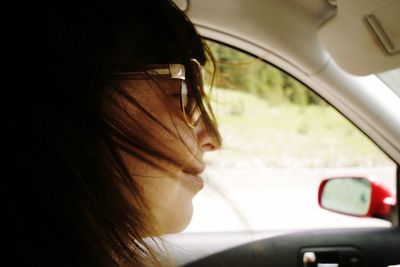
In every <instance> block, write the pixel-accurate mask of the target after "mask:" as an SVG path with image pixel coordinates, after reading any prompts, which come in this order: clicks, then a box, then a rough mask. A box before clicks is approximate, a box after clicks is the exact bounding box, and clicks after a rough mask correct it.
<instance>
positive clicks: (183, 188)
mask: <svg viewBox="0 0 400 267" xmlns="http://www.w3.org/2000/svg"><path fill="white" fill-rule="evenodd" d="M123 86H124V87H125V88H126V89H128V92H129V93H130V95H131V96H132V97H133V98H134V99H135V100H136V101H137V102H138V104H139V105H140V106H141V107H143V108H144V109H145V110H146V111H147V112H148V113H149V114H151V116H153V117H154V118H155V119H156V120H157V122H156V121H154V120H153V119H151V117H150V116H148V115H146V114H145V113H144V112H143V111H142V110H140V109H139V108H137V107H135V106H134V105H133V104H132V103H130V102H129V101H127V100H125V99H120V101H121V104H122V106H123V107H124V108H125V110H126V111H127V113H128V114H129V117H131V118H134V119H135V123H136V124H137V125H139V126H140V127H141V128H140V127H136V128H135V131H136V133H137V136H138V138H139V139H141V140H140V141H141V142H143V144H145V145H146V147H148V148H150V149H151V150H154V151H157V153H161V154H162V155H165V156H166V157H167V158H168V159H169V160H168V159H163V158H162V157H156V156H149V155H148V154H146V155H145V157H146V158H148V159H149V160H151V161H153V162H154V161H155V163H156V165H157V166H154V165H152V164H150V163H148V162H146V161H144V160H143V159H142V158H141V157H134V156H132V155H128V154H127V153H124V152H122V155H123V158H124V160H125V162H126V164H127V166H128V168H129V171H130V173H131V174H132V176H133V177H134V179H135V180H136V181H137V183H138V184H139V185H140V186H141V187H142V189H143V192H144V197H145V199H146V200H147V203H148V204H149V206H150V208H151V212H152V215H153V216H154V217H155V219H156V225H155V227H156V229H157V233H158V234H166V233H174V232H179V231H182V230H183V229H184V228H185V227H186V226H187V225H188V224H189V222H190V220H191V218H192V213H193V206H192V199H193V197H194V196H195V195H196V194H197V193H198V192H199V191H200V190H201V189H202V188H203V186H204V183H203V181H202V179H201V178H200V177H199V176H198V175H199V174H200V173H201V172H203V171H204V168H205V166H204V162H203V154H204V152H206V151H209V150H214V149H216V148H217V144H216V141H215V140H214V139H213V137H212V136H211V135H210V134H208V132H207V131H206V128H205V126H204V124H203V122H202V121H201V120H200V123H199V124H198V125H197V126H195V127H194V128H190V127H189V126H188V125H187V124H186V122H185V120H184V117H183V113H182V111H181V108H180V94H179V93H180V81H179V80H163V81H158V82H157V84H156V82H154V81H151V80H150V81H149V80H135V81H125V82H124V83H123ZM160 88H162V91H161V89H160ZM127 123H130V122H129V120H127Z"/></svg>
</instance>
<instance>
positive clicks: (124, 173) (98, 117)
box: [13, 0, 220, 267]
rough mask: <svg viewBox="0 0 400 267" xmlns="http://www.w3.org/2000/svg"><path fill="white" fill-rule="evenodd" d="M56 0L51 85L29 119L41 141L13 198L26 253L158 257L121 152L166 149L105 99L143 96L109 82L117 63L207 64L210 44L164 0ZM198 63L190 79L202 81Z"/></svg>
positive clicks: (49, 260)
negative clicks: (152, 143)
mask: <svg viewBox="0 0 400 267" xmlns="http://www.w3.org/2000/svg"><path fill="white" fill-rule="evenodd" d="M52 5H53V6H51V7H50V8H49V9H48V11H47V12H48V14H47V18H48V22H47V23H48V38H49V39H48V43H47V46H46V47H48V50H47V52H48V62H49V64H48V66H47V70H46V76H45V77H43V79H46V81H47V83H46V84H48V85H49V86H48V87H47V88H44V89H43V90H39V91H38V95H37V102H36V109H35V110H34V111H33V114H32V120H31V121H30V123H28V126H27V127H31V130H32V139H33V140H35V141H34V143H33V144H32V148H33V153H32V154H31V155H28V157H29V156H30V157H31V159H30V160H31V161H32V163H33V164H32V167H33V168H32V171H33V173H32V175H31V176H25V177H23V178H22V179H24V180H23V183H22V185H23V186H22V188H20V191H19V193H20V195H19V197H18V198H19V199H18V201H15V202H14V203H13V205H14V206H13V216H14V217H13V218H14V219H15V225H16V227H17V232H18V236H19V237H20V240H21V244H23V248H20V249H19V250H20V251H24V255H23V256H22V255H21V257H24V259H26V260H27V261H28V262H29V263H30V264H29V265H32V264H33V265H34V266H96V267H101V266H143V265H145V264H148V263H152V264H157V258H156V256H155V254H154V253H153V252H152V250H151V249H150V248H149V247H148V245H147V244H146V243H145V242H144V241H143V238H144V237H146V236H149V235H151V234H152V233H154V229H152V226H151V222H152V218H151V215H150V214H149V212H148V207H147V204H146V202H145V201H144V198H143V196H142V193H141V191H140V188H139V187H138V186H137V184H136V183H135V181H134V179H132V177H131V175H130V174H129V171H128V170H127V167H126V166H125V164H124V162H123V160H122V158H121V155H120V153H119V151H120V150H123V151H125V152H128V153H131V154H132V155H134V156H137V157H145V156H143V155H146V154H151V155H157V156H160V157H164V156H165V155H163V154H162V153H159V152H157V151H153V150H152V149H150V148H148V147H147V146H146V144H144V143H142V142H141V140H140V136H137V135H136V136H133V135H132V134H131V132H130V130H129V129H127V127H126V125H124V124H123V122H122V121H121V120H118V118H117V117H115V116H113V113H112V112H110V110H109V109H105V108H104V102H105V99H106V100H107V101H108V102H109V103H112V98H110V97H111V96H112V95H113V94H115V93H117V94H119V95H121V96H122V97H124V98H126V99H128V100H129V101H131V102H133V104H135V105H137V103H135V100H134V99H131V98H129V96H127V94H126V92H125V91H124V90H123V89H121V88H120V87H118V86H117V85H115V84H114V83H112V79H111V76H112V74H113V72H114V71H115V68H117V66H118V67H119V66H122V65H123V66H129V67H130V68H132V69H136V70H137V69H141V68H143V67H144V66H146V65H149V64H165V63H181V64H184V65H185V66H189V65H190V64H189V61H190V58H196V59H197V60H198V61H199V62H200V63H201V64H204V63H205V61H206V59H207V58H206V55H207V51H208V50H207V48H206V46H205V44H204V43H203V41H202V39H201V38H200V36H199V35H198V34H197V33H196V31H195V29H194V27H193V25H192V24H191V23H190V21H189V20H188V19H187V17H186V16H185V15H184V13H183V12H181V11H180V10H179V9H178V8H177V7H176V6H175V5H174V4H172V3H171V2H170V1H167V0H137V1H94V3H93V5H92V6H90V7H85V6H79V5H74V4H73V3H72V2H69V1H66V2H65V3H52ZM54 5H56V6H54ZM192 71H193V70H190V69H188V73H187V78H188V83H195V81H194V80H193V79H194V78H193V77H195V75H194V73H191V72H192ZM161 89H162V88H161ZM200 97H201V96H199V95H198V99H197V101H198V103H199V105H202V106H201V108H202V111H203V116H202V118H203V120H204V122H205V125H206V126H207V128H208V130H209V131H210V132H211V133H212V134H213V135H214V137H215V138H216V139H217V140H218V142H220V137H219V134H218V131H217V130H216V128H215V122H214V117H213V114H212V111H211V110H210V108H209V107H208V105H209V104H208V102H207V100H204V99H200ZM107 101H106V102H107ZM113 107H114V108H118V105H114V106H113ZM122 111H123V110H122ZM143 115H144V116H149V115H150V114H146V112H145V111H144V112H143ZM132 119H133V121H134V118H132ZM155 122H156V121H155ZM139 126H140V125H139ZM138 151H139V152H138ZM36 177H37V178H36ZM127 194H128V195H129V197H127Z"/></svg>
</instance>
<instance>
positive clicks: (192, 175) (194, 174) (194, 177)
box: [182, 163, 205, 189]
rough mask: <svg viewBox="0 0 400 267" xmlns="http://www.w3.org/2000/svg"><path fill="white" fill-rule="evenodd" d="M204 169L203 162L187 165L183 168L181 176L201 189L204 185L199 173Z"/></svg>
mask: <svg viewBox="0 0 400 267" xmlns="http://www.w3.org/2000/svg"><path fill="white" fill-rule="evenodd" d="M204 169H205V164H204V163H201V164H197V165H192V166H187V167H185V168H184V169H183V173H182V177H183V178H184V179H185V180H186V181H188V182H190V183H192V184H194V185H196V186H198V187H199V189H202V188H203V187H204V181H203V179H202V178H201V177H200V176H199V174H200V173H202V172H203V171H204Z"/></svg>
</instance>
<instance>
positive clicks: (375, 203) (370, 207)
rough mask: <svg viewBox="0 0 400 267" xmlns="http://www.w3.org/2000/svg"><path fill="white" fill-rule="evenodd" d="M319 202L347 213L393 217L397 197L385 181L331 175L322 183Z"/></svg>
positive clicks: (328, 207) (327, 208)
mask: <svg viewBox="0 0 400 267" xmlns="http://www.w3.org/2000/svg"><path fill="white" fill-rule="evenodd" d="M318 203H319V206H320V207H321V208H323V209H326V210H329V211H333V212H337V213H341V214H345V215H350V216H356V217H375V218H383V219H390V218H391V217H392V215H393V212H394V210H395V209H394V207H395V206H396V198H395V196H394V195H393V194H392V193H391V192H390V190H389V189H388V188H387V187H385V186H384V185H383V184H381V183H379V182H377V181H374V180H371V179H368V178H367V177H329V178H326V179H324V180H323V181H322V182H321V183H320V186H319V190H318Z"/></svg>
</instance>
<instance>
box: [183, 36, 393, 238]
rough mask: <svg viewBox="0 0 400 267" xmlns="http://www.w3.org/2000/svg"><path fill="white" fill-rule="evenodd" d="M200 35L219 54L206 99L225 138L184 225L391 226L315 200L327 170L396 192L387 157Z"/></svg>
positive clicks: (332, 115)
mask: <svg viewBox="0 0 400 267" xmlns="http://www.w3.org/2000/svg"><path fill="white" fill-rule="evenodd" d="M207 44H208V45H209V47H210V49H211V51H212V52H213V54H214V57H215V60H216V63H217V69H216V77H215V80H214V84H213V89H212V92H211V97H210V98H211V104H212V106H213V108H214V112H215V115H216V117H217V121H218V123H219V127H220V130H221V134H222V137H223V140H224V143H223V146H222V149H220V150H219V151H216V152H214V153H209V155H208V156H207V157H206V158H205V160H206V161H207V162H208V166H209V167H208V170H207V171H206V174H205V180H206V186H205V188H204V190H203V192H201V193H200V194H199V195H197V196H196V198H195V199H194V206H195V207H194V210H195V212H194V216H193V220H192V223H191V224H190V225H189V227H188V228H187V229H186V230H185V232H202V231H239V230H268V229H285V230H291V229H293V230H298V229H312V228H340V227H364V226H365V227H371V226H374V227H389V226H390V225H391V224H390V222H388V221H386V220H382V219H376V218H364V217H352V216H347V215H343V214H337V213H333V212H331V211H328V210H324V209H322V208H320V206H319V205H318V187H319V185H320V183H321V181H322V180H323V179H324V178H326V177H337V176H352V177H353V176H363V177H369V178H371V179H375V180H377V181H379V182H380V183H382V184H384V185H385V186H386V187H387V188H389V189H390V190H392V192H393V193H394V191H395V176H396V165H395V164H394V162H393V161H391V160H390V159H389V158H388V157H387V156H386V155H385V154H384V153H383V152H382V151H381V150H380V149H379V148H378V147H377V146H376V145H375V144H374V143H373V142H372V141H371V140H370V139H369V138H368V137H367V136H365V135H364V134H363V133H362V132H361V131H360V130H359V129H358V128H356V127H355V126H354V125H353V124H352V123H351V122H349V121H348V120H347V119H346V118H345V117H344V116H343V115H341V114H340V113H339V112H338V111H337V110H335V108H334V107H332V106H331V105H330V104H329V103H327V102H326V101H325V100H323V99H322V98H321V97H319V96H318V95H317V94H315V93H314V92H313V91H312V90H310V89H309V88H307V87H306V86H304V85H303V84H302V83H300V82H299V81H297V80H295V79H294V78H292V77H291V76H290V75H288V74H286V73H285V72H283V71H281V70H280V69H278V68H276V67H274V66H273V65H270V64H268V63H266V62H264V61H262V60H260V59H258V58H256V57H253V56H251V55H248V54H245V53H243V52H240V51H239V50H235V49H233V48H231V47H228V46H225V45H222V44H219V43H216V42H213V41H207ZM210 69H211V66H210V65H208V66H206V73H208V74H209V73H210ZM210 81H211V76H210V75H209V76H208V77H206V83H208V84H210Z"/></svg>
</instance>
